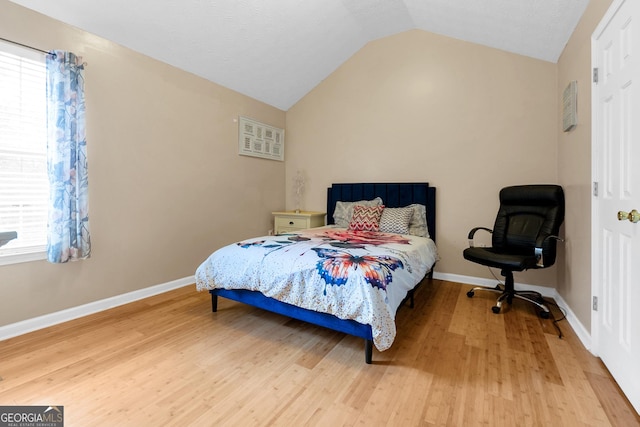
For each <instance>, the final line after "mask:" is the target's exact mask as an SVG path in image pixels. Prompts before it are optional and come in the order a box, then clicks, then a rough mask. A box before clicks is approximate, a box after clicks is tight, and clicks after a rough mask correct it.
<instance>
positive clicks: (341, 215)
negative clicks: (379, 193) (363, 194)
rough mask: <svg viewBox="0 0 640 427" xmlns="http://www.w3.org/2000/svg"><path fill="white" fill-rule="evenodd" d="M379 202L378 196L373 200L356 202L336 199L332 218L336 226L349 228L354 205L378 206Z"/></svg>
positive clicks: (380, 201) (380, 202)
mask: <svg viewBox="0 0 640 427" xmlns="http://www.w3.org/2000/svg"><path fill="white" fill-rule="evenodd" d="M381 204H382V199H381V198H380V197H376V198H375V199H373V200H360V201H357V202H342V201H338V202H336V209H335V210H334V211H333V220H334V222H335V224H336V225H337V226H338V227H340V228H349V223H350V222H351V217H352V216H353V208H354V207H355V206H358V205H362V206H380V205H381Z"/></svg>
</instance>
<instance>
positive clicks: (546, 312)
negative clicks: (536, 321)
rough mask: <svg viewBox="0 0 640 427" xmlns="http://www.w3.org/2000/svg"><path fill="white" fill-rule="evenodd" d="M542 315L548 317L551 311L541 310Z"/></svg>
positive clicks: (544, 317)
mask: <svg viewBox="0 0 640 427" xmlns="http://www.w3.org/2000/svg"><path fill="white" fill-rule="evenodd" d="M540 317H542V318H543V319H548V318H549V312H548V311H544V310H542V311H541V312H540Z"/></svg>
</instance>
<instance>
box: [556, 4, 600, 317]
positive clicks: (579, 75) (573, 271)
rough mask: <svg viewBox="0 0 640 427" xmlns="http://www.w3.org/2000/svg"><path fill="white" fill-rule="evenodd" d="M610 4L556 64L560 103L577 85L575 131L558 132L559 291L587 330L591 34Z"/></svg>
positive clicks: (588, 14)
mask: <svg viewBox="0 0 640 427" xmlns="http://www.w3.org/2000/svg"><path fill="white" fill-rule="evenodd" d="M611 3H612V0H597V1H591V2H589V6H588V7H587V10H586V11H585V13H584V15H583V17H582V19H581V21H580V23H579V24H578V26H577V28H576V30H575V31H574V33H573V35H572V36H571V39H570V40H569V42H568V43H567V46H566V47H565V50H564V52H563V54H562V56H561V57H560V59H559V61H558V90H557V93H558V97H559V98H558V99H560V97H561V95H562V91H563V90H564V88H565V87H566V86H567V84H568V83H569V82H570V81H572V80H576V81H577V82H578V125H577V126H576V127H575V128H574V129H573V130H572V131H570V132H562V127H561V122H560V121H559V122H558V134H559V136H558V180H559V182H560V184H562V185H563V187H564V189H565V195H566V198H567V217H566V220H565V236H566V242H565V243H564V245H563V246H564V248H565V251H563V252H562V256H561V257H560V259H559V265H561V266H562V267H561V269H560V270H559V280H558V286H557V290H558V293H559V294H560V295H561V296H562V297H563V299H564V300H565V301H566V302H567V303H568V305H569V306H570V307H571V309H572V310H573V312H574V314H575V315H576V317H578V319H579V320H580V323H582V325H583V326H584V327H585V328H586V329H587V330H590V329H591V34H592V33H593V31H594V30H595V28H596V26H597V25H598V23H599V22H600V20H601V19H602V17H603V16H604V14H605V12H606V11H607V8H608V7H609V6H610V5H611Z"/></svg>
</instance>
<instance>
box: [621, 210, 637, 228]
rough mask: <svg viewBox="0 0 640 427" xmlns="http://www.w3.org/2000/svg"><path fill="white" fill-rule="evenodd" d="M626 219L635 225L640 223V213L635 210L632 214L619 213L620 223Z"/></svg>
mask: <svg viewBox="0 0 640 427" xmlns="http://www.w3.org/2000/svg"><path fill="white" fill-rule="evenodd" d="M625 219H628V220H629V221H631V222H633V223H634V224H635V223H636V222H638V221H640V212H638V211H637V210H635V209H634V210H632V211H631V212H625V211H618V221H624V220H625Z"/></svg>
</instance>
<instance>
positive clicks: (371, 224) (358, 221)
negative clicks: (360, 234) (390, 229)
mask: <svg viewBox="0 0 640 427" xmlns="http://www.w3.org/2000/svg"><path fill="white" fill-rule="evenodd" d="M383 210H384V205H380V206H362V205H357V206H354V208H353V216H352V217H351V221H350V222H349V230H352V231H378V230H379V228H380V217H381V216H382V211H383Z"/></svg>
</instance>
